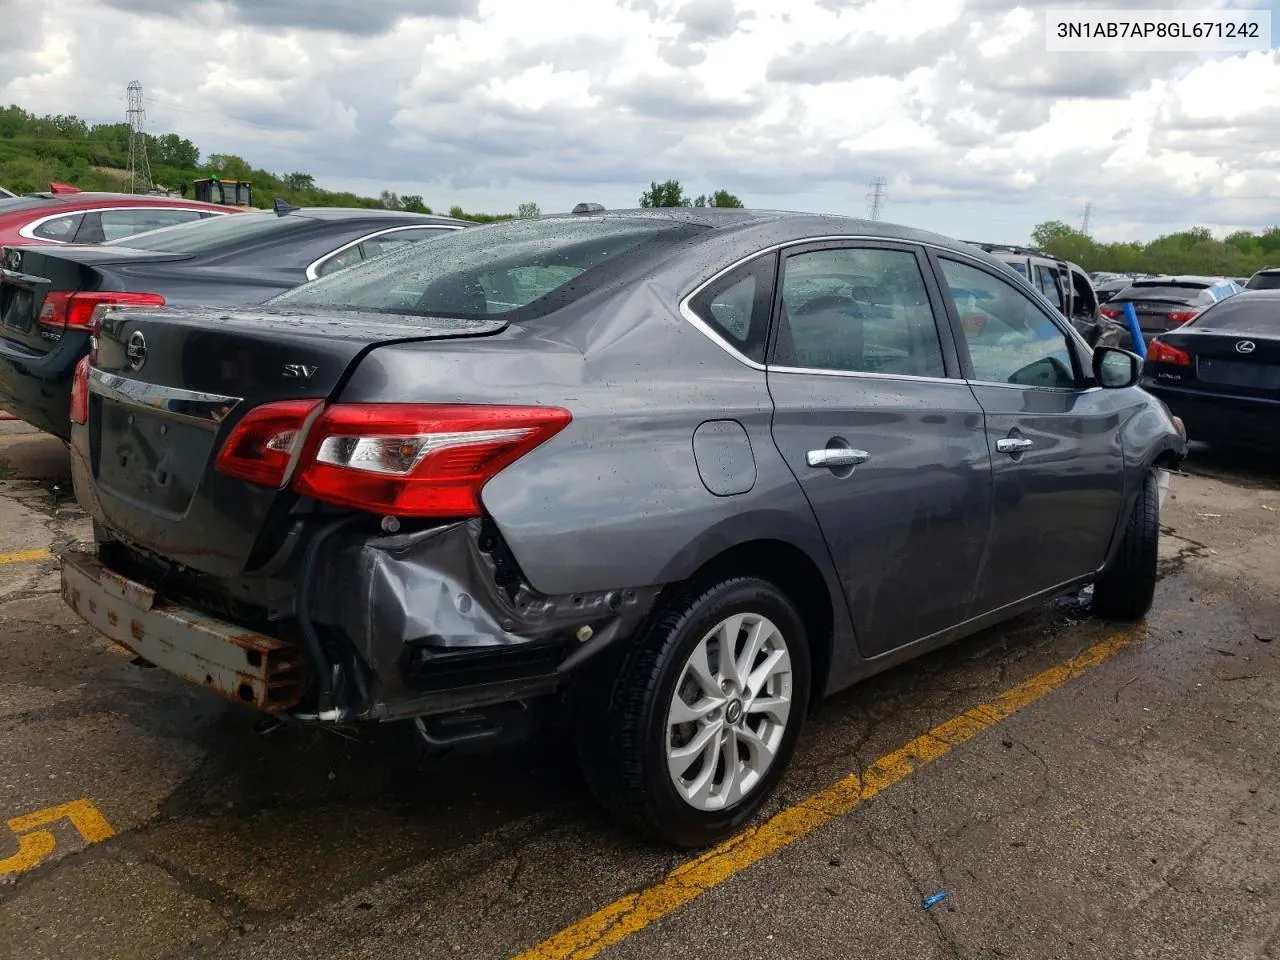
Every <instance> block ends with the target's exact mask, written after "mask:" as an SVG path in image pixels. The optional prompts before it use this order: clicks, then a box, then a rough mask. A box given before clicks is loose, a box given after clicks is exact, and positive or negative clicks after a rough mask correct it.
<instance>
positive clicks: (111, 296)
mask: <svg viewBox="0 0 1280 960" xmlns="http://www.w3.org/2000/svg"><path fill="white" fill-rule="evenodd" d="M108 306H112V307H163V306H164V297H162V296H160V294H158V293H129V292H126V291H118V290H117V291H108V290H102V291H87V292H84V293H68V292H67V291H65V290H54V291H52V292H51V293H48V294H46V295H45V298H44V305H43V306H42V307H41V308H40V316H39V318H38V320H39V323H40V326H41V327H43V328H44V330H45V331H46V332H47V333H49V334H51V335H56V336H59V337H60V336H62V334H63V333H64V332H65V331H67V330H79V331H82V332H84V333H88V332H90V331H91V330H92V329H93V319H94V312H95V311H96V310H97V309H98V308H99V307H108Z"/></svg>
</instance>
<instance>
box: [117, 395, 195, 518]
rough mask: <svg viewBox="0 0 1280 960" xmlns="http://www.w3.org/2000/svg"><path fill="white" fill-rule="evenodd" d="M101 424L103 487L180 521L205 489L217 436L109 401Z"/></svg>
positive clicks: (177, 420)
mask: <svg viewBox="0 0 1280 960" xmlns="http://www.w3.org/2000/svg"><path fill="white" fill-rule="evenodd" d="M97 423H98V427H99V439H98V455H97V479H98V483H99V484H100V485H101V486H102V487H103V488H105V489H107V490H109V491H111V492H112V493H114V494H117V495H123V496H126V497H128V498H130V499H132V500H135V501H142V502H144V503H146V504H147V506H149V507H150V508H152V509H154V510H157V511H159V512H161V513H166V514H169V515H170V516H172V517H173V518H174V519H178V518H180V517H181V516H182V514H184V513H185V512H186V510H187V508H188V507H189V506H190V505H191V500H192V498H193V497H194V496H195V493H196V490H197V489H198V488H199V486H200V480H201V478H202V477H203V475H204V471H205V465H206V463H207V461H208V458H209V451H210V450H211V449H212V446H213V440H214V435H213V432H212V431H211V430H210V429H208V428H207V427H204V426H200V425H197V424H192V423H186V422H183V421H182V420H180V419H176V418H172V417H165V416H160V415H157V414H153V413H148V412H147V411H145V410H140V409H136V408H131V407H128V406H125V405H123V404H120V403H116V402H114V401H111V400H105V399H104V400H100V401H99V406H98V417H97Z"/></svg>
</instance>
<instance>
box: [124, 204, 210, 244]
mask: <svg viewBox="0 0 1280 960" xmlns="http://www.w3.org/2000/svg"><path fill="white" fill-rule="evenodd" d="M101 216H102V236H103V238H104V239H105V240H119V239H121V238H122V237H131V236H133V235H134V234H136V233H145V232H146V231H148V230H159V229H161V228H163V227H172V226H175V225H177V224H179V223H190V222H191V221H193V220H199V219H200V211H199V210H159V209H137V210H126V209H121V210H103V211H102V214H101Z"/></svg>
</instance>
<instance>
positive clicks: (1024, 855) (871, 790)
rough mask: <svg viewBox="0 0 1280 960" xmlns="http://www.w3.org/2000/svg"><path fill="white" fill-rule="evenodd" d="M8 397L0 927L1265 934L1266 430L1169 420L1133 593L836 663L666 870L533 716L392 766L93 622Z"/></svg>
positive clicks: (697, 944) (197, 953) (1001, 953)
mask: <svg viewBox="0 0 1280 960" xmlns="http://www.w3.org/2000/svg"><path fill="white" fill-rule="evenodd" d="M28 430H29V428H26V427H25V426H23V425H21V424H16V423H13V422H0V958H5V960H8V958H14V960H43V958H67V960H82V958H89V957H93V958H103V960H107V958H129V960H143V958H162V957H164V958H169V957H172V958H178V957H201V958H281V960H283V958H297V957H312V956H323V957H326V958H331V960H347V958H351V960H354V958H363V957H379V958H388V960H394V958H410V957H428V956H430V957H439V956H455V957H475V958H502V957H514V956H523V957H524V958H526V960H535V958H537V960H543V958H548V960H549V958H555V957H566V958H567V957H588V956H595V955H600V956H603V957H607V958H615V957H616V958H622V957H636V958H640V957H663V956H688V957H702V958H707V960H714V958H720V957H724V958H729V957H732V958H734V960H746V958H753V957H769V958H772V957H787V958H790V957H794V958H804V960H809V958H813V960H819V958H822V960H825V958H835V957H850V956H873V957H888V958H897V957H901V958H931V957H974V958H977V957H1028V958H1041V957H1072V958H1077V957H1098V958H1113V957H1171V958H1172V957H1179V958H1181V957H1212V958H1215V960H1217V958H1236V957H1239V958H1245V957H1250V958H1252V957H1272V958H1280V788H1278V783H1280V777H1278V776H1277V774H1278V773H1280V751H1277V749H1276V735H1277V731H1278V730H1280V641H1278V640H1277V639H1276V637H1277V636H1278V635H1280V596H1278V595H1277V591H1276V588H1275V585H1276V584H1277V583H1278V582H1280V463H1277V462H1275V461H1267V460H1265V459H1262V458H1248V457H1239V456H1227V455H1224V454H1221V453H1217V452H1213V451H1208V450H1204V449H1200V448H1196V449H1195V450H1194V451H1193V454H1192V458H1191V460H1190V461H1189V462H1188V465H1187V474H1188V475H1187V476H1180V477H1175V478H1174V483H1173V490H1172V499H1171V500H1170V501H1169V502H1168V503H1167V504H1166V511H1165V518H1164V528H1165V535H1164V537H1163V538H1162V546H1161V551H1162V573H1163V576H1162V579H1161V583H1160V586H1159V588H1158V591H1157V597H1156V607H1155V610H1154V612H1153V614H1152V615H1151V617H1150V618H1149V619H1148V621H1147V623H1146V624H1145V625H1144V626H1142V627H1139V628H1136V629H1134V628H1129V627H1122V626H1120V625H1117V624H1114V623H1104V622H1099V621H1095V620H1091V619H1087V618H1084V616H1083V614H1082V612H1081V610H1080V607H1079V606H1078V605H1075V604H1072V603H1062V604H1057V605H1053V606H1050V607H1046V608H1045V609H1043V610H1042V611H1039V612H1037V613H1035V614H1032V615H1029V616H1026V617H1023V618H1021V619H1019V620H1017V621H1015V622H1013V623H1011V624H1008V625H1006V626H1004V627H1000V628H997V629H995V630H991V631H988V632H986V633H984V634H981V635H980V636H978V637H975V638H973V639H972V640H968V641H964V642H961V643H958V644H956V645H954V646H952V647H949V648H947V649H944V650H942V651H940V652H938V653H935V654H933V655H930V656H928V657H925V658H923V659H921V660H918V661H915V662H913V663H910V664H907V665H905V666H903V667H900V668H898V669H896V670H894V671H892V672H890V673H888V674H886V675H883V676H881V677H878V678H876V679H873V680H871V681H869V682H866V683H863V684H861V685H859V686H858V687H856V688H854V689H853V690H852V691H849V692H848V693H845V694H843V695H840V696H837V697H836V698H834V699H833V700H831V701H830V702H828V703H826V704H824V705H823V708H822V710H821V712H820V713H819V714H818V715H817V716H816V717H815V718H814V720H813V721H812V722H811V724H810V725H809V727H808V729H807V731H806V734H805V737H804V739H803V740H802V743H801V747H800V753H799V755H798V756H797V759H796V763H795V765H794V768H793V770H792V771H791V773H790V774H789V775H788V777H787V778H786V779H785V780H784V783H783V787H782V789H781V790H780V792H779V794H778V795H777V796H775V797H774V799H773V801H772V802H771V804H770V807H769V811H768V812H769V814H770V815H774V814H780V815H781V816H780V818H779V819H776V820H774V821H773V824H774V827H775V828H777V829H773V828H768V827H767V828H765V829H763V830H761V831H759V832H757V833H754V834H751V835H749V836H748V837H747V838H746V839H745V840H743V841H742V842H741V843H739V844H731V845H730V847H729V849H728V850H727V851H726V852H723V853H721V854H719V855H718V856H717V855H713V856H712V857H711V859H708V860H705V861H703V862H701V864H700V865H695V867H693V868H692V869H691V870H687V871H683V872H679V873H677V874H675V875H674V878H672V879H669V878H668V875H669V874H671V872H672V871H673V870H676V869H677V868H679V867H680V866H681V865H682V864H683V863H684V862H685V858H682V857H680V856H679V855H676V854H673V853H671V852H669V851H666V850H662V849H658V848H654V847H649V846H646V845H644V844H642V843H641V842H639V841H637V840H635V839H634V838H633V837H631V836H630V835H629V834H626V833H623V832H621V831H620V830H618V829H617V828H615V827H614V826H613V825H612V824H611V823H610V822H608V821H606V820H605V818H604V817H603V815H601V814H599V813H597V811H596V808H595V806H594V805H593V804H592V803H591V802H590V801H589V799H588V797H587V794H586V790H585V787H584V786H583V784H582V782H581V780H580V778H579V775H578V773H577V769H576V766H575V764H574V763H573V758H572V756H571V754H570V751H569V749H568V747H567V739H566V738H564V737H563V735H562V734H561V733H559V732H558V731H554V730H552V731H548V732H546V733H545V734H543V735H542V736H541V737H540V738H539V740H538V741H537V742H536V743H535V744H534V745H533V747H531V748H527V749H524V750H520V751H515V752H510V753H504V754H500V755H496V756H488V757H484V758H476V759H465V760H462V759H460V760H456V761H453V762H450V763H447V764H440V763H436V764H434V765H430V766H425V767H420V766H419V764H418V763H417V762H416V760H415V758H414V756H413V755H412V753H411V752H410V751H409V749H408V746H407V744H408V738H406V737H402V736H400V731H398V730H396V729H394V728H385V729H380V730H377V731H374V732H372V733H370V734H366V735H364V736H363V738H362V739H360V740H355V739H347V738H345V737H342V736H338V735H336V734H332V733H326V732H321V731H317V730H303V729H293V728H280V729H276V730H275V731H273V732H270V733H266V734H263V733H258V732H255V730H254V724H255V721H256V718H255V716H254V715H252V714H251V713H249V712H247V711H245V710H243V709H241V708H239V707H237V706H234V705H228V704H224V703H222V702H221V701H219V700H216V699H214V698H212V697H210V696H209V695H207V694H205V693H204V692H202V691H200V690H198V689H193V688H191V687H188V686H187V685H185V684H183V683H182V682H181V681H178V680H176V679H174V678H172V677H169V676H166V675H164V674H162V673H161V672H160V671H158V670H149V669H145V668H144V667H142V666H138V665H135V664H134V663H133V662H132V656H131V655H130V654H127V653H125V652H123V651H121V650H120V649H119V648H115V647H113V646H111V645H110V644H108V643H106V642H105V641H101V640H97V639H95V638H94V637H93V636H92V635H91V632H90V631H89V630H88V629H87V628H84V627H83V626H82V625H80V624H79V622H78V621H77V620H76V618H75V617H74V615H72V614H71V613H70V612H69V611H67V610H66V609H65V608H64V607H63V605H62V603H61V600H60V598H59V596H58V594H57V590H58V577H57V561H56V560H55V559H53V557H52V555H51V554H49V553H46V551H54V552H56V551H57V550H59V549H62V548H64V547H66V546H67V545H69V544H72V543H74V542H76V541H86V540H88V539H89V538H90V531H89V529H88V526H87V523H86V522H85V520H84V519H83V517H82V515H81V513H80V511H79V510H78V508H77V507H76V506H75V504H74V501H73V499H72V498H71V496H70V489H69V481H68V480H67V464H66V454H65V452H64V449H63V448H62V446H61V444H60V443H58V442H57V441H56V440H53V439H51V438H48V437H45V436H43V435H38V434H33V433H28ZM1063 664H1070V667H1069V669H1065V670H1063V669H1055V668H1057V667H1059V666H1060V665H1063ZM1009 691H1017V692H1016V693H1015V694H1009ZM1015 701H1016V702H1015ZM1011 704H1012V705H1014V706H1017V707H1020V709H1017V710H1016V711H1012V710H1009V709H1007V708H1008V707H1009V705H1011ZM957 718H961V719H957ZM929 731H934V734H933V735H932V736H925V735H926V734H927V733H928V732H929ZM904 745H909V747H908V749H907V750H906V751H905V752H903V747H904ZM850 775H854V777H853V778H851V779H850ZM815 794H816V795H817V796H818V800H817V801H812V802H810V803H809V804H808V805H804V804H805V801H806V798H810V797H812V796H814V795H815ZM872 794H874V795H872ZM797 805H801V806H799V808H798V809H797ZM5 824H7V828H6V826H5ZM781 827H786V828H787V829H788V830H789V831H791V832H790V833H787V834H785V835H784V833H783V832H782V831H781ZM771 829H772V832H771ZM788 840H790V841H793V842H790V843H787V842H786V841H788ZM944 890H945V891H946V893H947V896H946V898H945V899H943V900H942V901H941V902H940V903H937V904H936V905H934V906H932V907H931V908H929V909H927V910H926V909H924V908H923V907H922V900H923V899H924V898H926V897H928V896H930V895H932V894H934V893H937V892H940V891H944ZM597 911H603V912H602V913H601V914H599V915H598V918H597V920H596V921H591V922H587V923H580V921H582V920H583V918H589V917H591V916H592V915H593V914H596V912H597ZM566 928H567V930H566ZM562 931H564V932H562Z"/></svg>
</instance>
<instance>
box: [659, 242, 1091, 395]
mask: <svg viewBox="0 0 1280 960" xmlns="http://www.w3.org/2000/svg"><path fill="white" fill-rule="evenodd" d="M842 241H855V242H860V243H861V242H871V243H881V244H897V245H898V246H909V247H928V248H930V249H932V250H938V251H941V252H942V253H946V254H949V255H951V256H955V257H962V258H964V259H966V260H971V261H972V262H974V263H976V264H981V265H983V266H990V264H988V263H986V261H984V260H982V259H980V258H978V257H975V256H973V255H972V254H970V253H966V252H964V251H962V250H953V249H951V248H950V247H944V246H942V245H941V244H938V243H930V242H928V241H927V240H904V239H901V238H899V237H881V236H873V235H869V234H857V233H850V234H831V235H826V236H820V237H801V238H799V239H797V240H784V241H782V242H781V243H774V244H770V245H769V246H767V247H761V248H760V249H759V250H754V251H752V252H751V253H749V254H747V255H746V256H743V257H739V258H738V259H737V260H735V261H733V263H731V264H729V265H728V266H727V267H724V268H723V269H722V270H718V271H716V272H715V273H714V274H712V275H711V276H710V277H708V278H707V279H706V280H703V281H702V282H701V283H700V284H698V285H697V286H696V287H694V288H693V290H692V291H691V292H689V293H687V294H685V295H684V296H683V297H681V298H680V303H679V305H678V309H679V311H680V315H681V317H683V318H684V320H685V321H686V322H687V323H689V324H690V325H691V326H693V327H694V328H695V329H697V330H698V331H699V332H700V333H702V334H703V335H704V336H706V337H707V338H708V339H709V340H710V341H711V342H712V343H714V344H715V345H716V346H718V347H720V349H722V350H724V351H725V352H726V353H728V354H729V355H730V356H731V357H733V358H734V359H735V360H737V361H738V362H739V363H742V364H744V365H745V366H748V367H750V368H751V369H752V370H761V371H764V370H781V369H788V370H790V371H791V372H801V371H803V372H804V373H819V374H833V375H835V376H868V377H882V376H887V375H886V374H877V373H851V372H849V371H841V370H809V369H806V368H801V367H791V368H781V367H776V366H775V367H769V366H766V365H765V364H763V363H756V362H755V361H754V360H752V359H751V358H750V357H747V356H745V355H744V354H742V353H741V352H740V351H739V350H738V349H737V347H735V346H734V345H733V344H731V343H730V342H729V341H728V340H726V339H724V337H722V336H720V334H718V333H717V332H716V331H715V329H714V328H712V327H711V326H710V325H709V324H707V322H706V321H705V320H703V319H702V318H701V317H699V316H698V315H697V314H696V313H694V312H693V307H692V306H690V304H691V303H692V301H693V299H694V298H695V297H696V296H698V294H700V293H702V291H703V290H705V289H706V288H707V287H709V286H711V285H712V284H713V283H715V282H716V281H717V280H720V279H721V278H722V277H724V276H725V275H726V274H728V273H731V272H732V271H734V270H736V269H738V268H739V267H740V266H742V265H743V264H745V263H750V262H751V261H752V260H754V259H756V258H757V257H763V256H767V255H768V254H771V253H778V252H779V251H782V250H786V249H788V248H790V247H803V246H807V245H808V244H811V243H838V242H842ZM937 322H938V318H937V317H936V316H935V317H934V323H935V324H936V323H937ZM1072 332H1075V330H1074V328H1072ZM1077 336H1079V335H1078V334H1077ZM1082 340H1083V338H1082ZM913 379H917V380H931V381H938V380H946V381H950V380H956V381H959V382H963V381H962V380H960V378H959V377H914V378H913Z"/></svg>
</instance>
